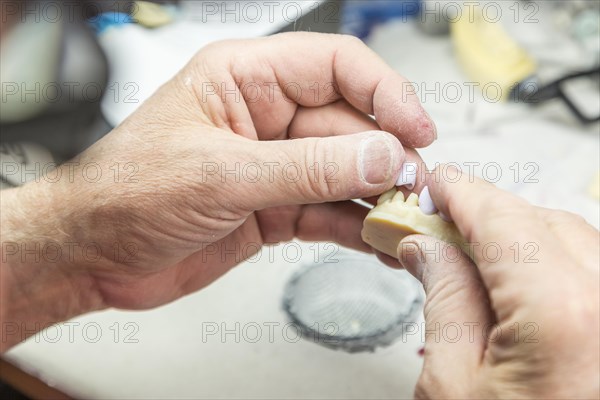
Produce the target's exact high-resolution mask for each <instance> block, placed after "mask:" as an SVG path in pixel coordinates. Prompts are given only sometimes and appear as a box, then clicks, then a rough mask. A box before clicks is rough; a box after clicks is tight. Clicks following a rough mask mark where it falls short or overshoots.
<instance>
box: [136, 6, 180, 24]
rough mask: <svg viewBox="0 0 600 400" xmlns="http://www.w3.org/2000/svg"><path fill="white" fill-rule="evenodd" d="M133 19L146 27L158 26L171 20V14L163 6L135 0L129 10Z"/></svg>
mask: <svg viewBox="0 0 600 400" xmlns="http://www.w3.org/2000/svg"><path fill="white" fill-rule="evenodd" d="M131 16H132V17H133V19H134V20H135V21H136V22H137V23H138V24H140V25H142V26H145V27H146V28H158V27H159V26H163V25H167V24H170V23H171V22H173V15H172V14H171V13H170V12H169V10H167V9H166V8H165V7H164V6H162V5H160V4H155V3H151V2H149V1H136V2H135V3H134V5H133V9H132V12H131Z"/></svg>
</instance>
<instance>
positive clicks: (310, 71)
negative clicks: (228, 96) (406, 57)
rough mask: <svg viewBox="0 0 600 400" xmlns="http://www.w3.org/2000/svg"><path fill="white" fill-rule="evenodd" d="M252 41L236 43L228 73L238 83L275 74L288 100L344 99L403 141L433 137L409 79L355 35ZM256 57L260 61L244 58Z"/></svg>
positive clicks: (412, 143) (255, 107)
mask: <svg viewBox="0 0 600 400" xmlns="http://www.w3.org/2000/svg"><path fill="white" fill-rule="evenodd" d="M253 45H254V46H247V43H246V45H244V46H240V48H239V51H238V52H236V54H235V56H234V57H233V58H234V60H236V61H234V62H233V63H232V65H233V67H232V68H231V73H232V75H234V80H235V81H236V82H244V81H247V80H248V76H251V77H253V79H256V80H262V81H266V80H268V79H273V80H274V81H276V82H277V83H278V86H279V87H280V88H281V89H282V90H283V91H284V94H287V95H288V97H290V99H287V100H288V101H289V100H293V101H295V102H296V103H297V104H299V105H301V106H304V107H319V106H323V105H326V104H330V103H333V102H335V101H337V100H339V99H340V98H344V99H346V100H347V101H348V102H349V103H350V104H351V105H352V106H354V107H355V108H356V109H358V110H360V111H362V112H364V113H366V114H371V115H375V118H376V120H377V123H378V124H379V126H380V127H381V128H382V130H385V131H388V132H390V133H392V134H394V135H395V136H397V137H398V138H399V139H400V141H401V142H402V143H403V144H404V145H406V146H409V147H414V148H420V147H425V146H427V145H429V144H431V143H432V142H433V141H434V140H435V138H436V129H435V125H434V123H433V121H432V120H431V118H430V117H429V115H428V114H427V112H426V111H425V110H424V108H423V107H422V106H421V104H420V102H419V99H418V97H417V96H416V94H415V92H414V89H413V87H412V85H411V84H410V82H408V81H407V80H406V79H405V78H404V77H402V76H401V75H399V74H398V73H396V72H395V71H394V70H393V69H392V68H391V67H390V66H389V65H387V64H386V63H385V62H384V61H383V60H382V59H381V58H380V57H379V56H378V55H377V54H375V52H373V51H372V50H370V49H369V48H368V47H367V46H366V45H365V44H364V43H363V42H361V41H360V40H359V39H357V38H354V37H352V36H344V35H328V34H317V33H308V32H293V33H283V34H279V35H274V36H271V37H268V38H264V39H261V40H258V41H256V42H255V43H253ZM257 59H258V60H260V62H256V63H255V62H253V61H250V62H248V60H257ZM241 64H244V66H243V67H240V65H241ZM265 67H267V68H265ZM242 75H243V76H242ZM258 83H261V82H258ZM288 91H289V92H290V93H291V95H290V93H287V92H288ZM271 106H273V105H272V104H271ZM262 108H264V104H262V105H261V104H260V102H257V103H252V102H249V104H248V109H249V111H250V113H251V114H260V113H261V112H262V113H264V110H263V109H262Z"/></svg>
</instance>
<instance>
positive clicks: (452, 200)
mask: <svg viewBox="0 0 600 400" xmlns="http://www.w3.org/2000/svg"><path fill="white" fill-rule="evenodd" d="M443 170H444V168H440V170H438V171H437V172H436V173H434V174H431V175H430V177H429V178H431V177H434V176H437V177H440V176H441V177H442V179H429V178H428V186H429V188H430V192H431V195H432V198H433V200H434V202H435V204H436V205H437V207H438V209H439V210H440V211H441V212H442V213H443V214H445V215H450V216H452V218H453V219H454V221H455V223H456V225H457V227H458V228H459V230H460V231H461V233H462V235H463V236H464V237H465V238H466V239H467V241H468V242H469V243H470V247H471V253H472V254H471V256H472V259H471V258H469V257H467V255H465V254H464V253H461V252H460V250H458V248H457V247H455V246H450V245H448V244H445V243H442V242H439V241H437V240H435V239H433V238H429V237H425V236H409V237H407V238H405V239H404V240H403V241H402V242H401V243H400V245H399V247H398V252H399V254H398V256H399V259H400V261H401V263H402V265H403V266H404V267H406V269H407V270H408V271H410V272H411V273H412V274H413V275H415V276H416V277H417V278H418V279H420V280H421V281H422V282H423V285H424V287H425V291H426V293H427V302H426V305H425V320H426V328H425V329H426V330H427V331H429V332H432V334H430V335H427V336H426V345H425V364H424V368H423V372H422V374H421V378H420V380H419V383H418V385H417V389H416V397H417V398H422V399H439V398H444V399H467V398H476V399H487V398H494V399H522V398H528V399H554V398H556V399H559V398H560V399H565V398H569V399H573V398H577V399H592V398H598V397H599V396H600V380H599V376H600V364H599V363H600V361H599V356H598V355H599V354H600V345H599V341H600V328H599V326H600V290H599V286H600V276H599V265H600V235H599V233H598V231H597V230H596V229H595V228H593V227H592V226H590V225H588V224H587V223H586V222H585V221H584V220H583V219H582V218H581V217H579V216H576V215H574V214H570V213H567V212H564V211H557V210H549V209H544V208H540V207H534V206H532V205H530V204H528V203H527V202H526V201H524V200H522V199H520V198H518V197H516V196H513V195H511V194H508V193H505V192H502V191H501V190H499V189H497V188H495V187H494V186H493V185H491V184H489V183H486V182H483V181H480V180H473V179H472V177H468V176H466V175H465V174H460V173H458V175H457V172H456V171H454V172H451V173H449V175H448V176H452V179H444V178H443V177H444V173H443V172H440V171H443ZM456 176H460V179H458V180H455V179H454V178H455V177H456ZM486 249H487V250H486ZM456 327H459V328H458V329H456ZM435 332H438V333H437V336H436V334H435ZM442 332H446V334H444V333H442ZM457 333H458V334H457Z"/></svg>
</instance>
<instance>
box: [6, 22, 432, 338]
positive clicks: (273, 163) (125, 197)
mask: <svg viewBox="0 0 600 400" xmlns="http://www.w3.org/2000/svg"><path fill="white" fill-rule="evenodd" d="M406 83H407V81H406V79H404V78H403V77H402V76H400V75H398V74H397V73H396V72H394V71H393V70H392V69H391V68H390V67H389V66H388V65H386V64H385V63H384V62H383V61H382V60H381V59H380V58H379V57H378V56H377V55H376V54H375V53H374V52H372V51H371V50H369V49H368V48H367V47H366V46H365V45H364V44H363V43H362V42H361V41H359V40H358V39H356V38H352V37H349V36H340V35H324V34H311V33H291V34H281V35H276V36H272V37H267V38H262V39H256V40H242V41H226V42H220V43H215V44H212V45H209V46H207V47H206V48H204V49H203V50H201V51H200V52H199V53H198V54H197V55H196V56H195V57H194V58H193V59H192V60H191V61H190V63H189V64H188V65H187V66H185V67H184V68H183V69H182V70H181V72H180V73H179V74H178V75H177V76H175V77H174V78H173V79H172V80H171V81H169V82H168V83H166V84H165V85H164V86H163V87H161V88H160V89H159V90H158V91H157V93H155V94H154V96H153V97H152V98H150V99H149V100H148V101H146V102H145V103H144V104H143V105H142V106H141V107H140V109H139V110H138V111H137V112H136V113H134V114H133V115H131V116H130V117H129V118H128V119H127V120H126V121H125V122H124V123H123V124H121V125H120V126H118V127H117V128H115V129H114V130H113V131H112V132H111V133H110V134H108V135H107V136H106V137H104V138H103V139H101V140H100V141H99V142H98V143H96V144H95V145H93V146H92V147H91V148H89V149H88V150H86V151H85V152H84V153H83V154H81V156H80V157H79V158H78V159H77V160H74V161H76V162H77V163H78V164H77V165H78V166H77V167H75V170H74V171H63V172H64V173H62V176H63V177H69V176H74V177H75V178H74V180H69V179H61V180H59V181H58V182H53V183H50V182H47V181H43V180H42V182H40V183H32V184H28V185H25V186H23V187H21V188H18V189H11V190H7V191H3V192H2V241H3V244H5V243H6V244H7V246H4V245H3V266H2V277H1V278H2V279H1V284H2V287H1V288H0V289H1V290H0V293H1V294H2V299H1V300H2V301H0V304H1V306H2V310H1V313H2V319H3V320H10V321H22V322H27V321H30V322H31V321H36V322H37V325H36V326H38V327H39V328H43V327H44V326H47V325H49V324H52V323H54V322H57V321H61V320H65V319H68V318H71V317H73V316H76V315H78V314H82V313H85V312H89V311H92V310H100V309H104V308H107V307H117V308H126V309H147V308H152V307H157V306H159V305H162V304H165V303H168V302H170V301H173V300H175V299H177V298H179V297H181V296H184V295H186V294H188V293H192V292H194V291H197V290H198V289H200V288H202V287H204V286H206V285H208V284H210V283H211V282H212V281H214V280H215V279H217V278H218V277H220V276H221V275H223V274H224V273H226V272H227V271H228V270H229V269H230V268H232V267H233V266H235V265H237V264H239V263H240V262H242V261H244V259H245V258H247V257H251V256H253V255H254V253H255V252H257V251H258V250H259V249H260V246H262V245H263V244H267V243H274V242H280V241H287V240H291V239H293V238H294V237H297V238H301V239H305V240H313V241H318V240H322V241H336V242H338V243H340V244H341V245H344V246H347V247H352V248H355V249H359V250H363V251H370V247H369V246H368V245H367V244H365V243H364V242H363V241H362V240H361V237H360V231H361V228H362V222H363V219H364V217H365V216H366V213H367V210H366V209H364V208H363V207H361V206H359V205H356V204H354V203H352V202H350V201H348V199H353V198H361V197H370V196H376V195H379V194H381V193H383V192H385V191H387V190H389V189H390V188H392V187H394V183H395V182H396V179H397V178H398V175H399V172H400V169H401V167H402V165H403V163H404V162H405V161H411V162H419V160H420V159H419V156H418V155H417V153H416V152H415V151H414V150H413V148H415V147H423V146H427V145H429V144H431V143H432V142H433V141H434V139H435V136H436V131H435V127H434V124H433V122H432V121H431V119H430V118H429V116H428V115H427V113H426V112H425V111H424V109H423V108H422V106H421V105H420V104H419V101H418V99H417V97H416V96H415V95H414V94H411V93H404V92H403V91H405V90H406V88H407V85H406ZM371 115H374V116H375V117H376V121H377V122H375V120H374V119H373V118H372V117H371ZM289 139H294V140H289ZM403 145H405V146H406V147H405V148H403ZM90 164H93V165H94V166H96V167H97V169H100V170H101V171H102V174H101V179H99V180H97V181H94V182H89V180H85V179H82V173H81V172H82V171H81V169H83V168H85V167H86V166H87V165H90ZM73 165H76V164H74V163H72V164H71V166H70V167H71V168H72V166H73ZM124 165H128V166H129V167H132V166H133V168H129V171H128V172H129V174H131V172H132V171H133V175H131V176H129V179H127V180H126V181H124V180H123V179H119V180H118V181H117V180H116V178H115V175H114V168H115V166H124ZM65 168H66V167H65ZM70 172H72V173H70ZM49 242H52V243H53V244H55V245H57V246H59V249H61V250H62V251H61V254H63V255H72V256H71V257H68V258H65V257H63V258H61V259H59V260H54V259H53V262H43V261H44V260H45V258H44V257H41V258H39V259H38V260H41V261H38V262H34V261H31V260H33V258H32V257H30V258H26V261H28V262H23V258H22V257H21V256H22V249H25V248H27V249H29V248H40V249H43V248H44V245H45V244H47V243H49ZM69 243H71V244H70V245H69ZM73 243H75V245H73ZM8 244H10V246H9V245H8ZM90 245H93V248H94V251H95V253H98V254H99V258H98V259H97V260H94V262H90V261H89V260H88V259H87V258H86V257H85V256H86V253H83V254H82V251H81V249H82V248H84V247H85V246H90ZM36 246H37V247H36ZM66 246H71V247H74V250H75V251H73V252H70V251H69V248H67V247H66ZM231 249H234V250H235V251H233V252H232V251H230V250H231ZM41 271H44V273H41ZM24 292H27V293H35V294H36V295H35V296H33V297H23V296H20V293H24ZM57 298H60V301H56V300H57ZM57 308H58V309H57ZM39 328H38V329H39ZM32 333H34V332H33V331H31V330H29V331H28V332H27V334H28V335H31V334H32ZM23 335H24V334H23V333H22V332H16V333H15V334H14V335H12V336H11V337H10V338H7V340H5V341H3V342H2V345H3V349H4V350H5V349H7V348H8V347H10V346H12V345H14V344H15V343H16V342H17V341H18V340H22V339H23Z"/></svg>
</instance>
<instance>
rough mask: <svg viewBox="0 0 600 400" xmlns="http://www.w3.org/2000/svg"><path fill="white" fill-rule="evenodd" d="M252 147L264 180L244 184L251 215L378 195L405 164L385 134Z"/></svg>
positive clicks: (396, 144) (395, 142)
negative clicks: (276, 209)
mask: <svg viewBox="0 0 600 400" xmlns="http://www.w3.org/2000/svg"><path fill="white" fill-rule="evenodd" d="M251 143H252V146H254V147H253V148H252V152H253V159H255V160H256V159H257V158H258V160H257V161H258V163H259V164H260V165H261V166H262V167H263V171H262V175H263V176H262V178H261V179H258V180H255V181H254V182H245V183H244V185H245V193H246V194H245V196H244V197H245V200H244V206H245V207H247V208H249V209H251V210H260V209H263V208H267V207H274V206H282V205H292V204H309V203H324V202H333V201H341V200H349V199H354V198H362V197H370V196H375V195H378V194H380V193H383V192H384V191H386V190H388V189H391V188H392V187H393V186H394V184H395V182H396V178H397V177H398V175H399V174H400V169H401V167H402V163H403V162H404V159H405V152H404V149H403V148H402V145H401V144H400V142H399V141H398V139H397V138H396V137H394V136H393V135H391V134H389V133H386V132H381V131H371V132H363V133H357V134H352V135H343V136H330V137H325V138H305V139H295V140H282V141H262V142H251ZM267 167H268V168H267ZM267 169H268V170H267ZM248 183H251V184H248Z"/></svg>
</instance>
